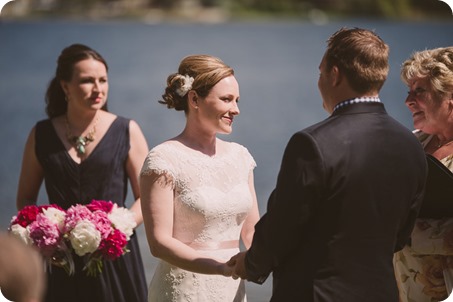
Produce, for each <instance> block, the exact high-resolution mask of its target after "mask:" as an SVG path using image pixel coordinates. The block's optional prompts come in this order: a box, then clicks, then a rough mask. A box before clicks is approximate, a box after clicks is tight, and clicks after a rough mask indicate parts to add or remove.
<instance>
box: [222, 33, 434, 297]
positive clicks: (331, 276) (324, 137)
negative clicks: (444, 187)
mask: <svg viewBox="0 0 453 302" xmlns="http://www.w3.org/2000/svg"><path fill="white" fill-rule="evenodd" d="M388 52H389V48H388V46H387V45H386V44H385V43H384V42H383V41H382V40H381V38H379V37H378V36H377V35H376V34H374V33H373V32H371V31H368V30H365V29H359V28H354V29H344V28H343V29H340V30H339V31H337V32H336V33H334V34H333V35H332V36H331V37H330V38H329V40H328V41H327V50H326V52H325V54H324V56H323V58H322V61H321V64H320V66H319V71H320V74H319V81H318V86H319V90H320V93H321V96H322V99H323V106H324V108H325V110H326V111H327V112H328V113H329V114H331V115H330V117H329V118H327V119H326V120H324V121H322V122H320V123H317V124H315V125H313V126H311V127H308V128H307V129H304V130H302V131H300V132H298V133H296V134H294V135H293V136H292V138H291V139H290V141H289V143H288V145H287V147H286V150H285V153H284V156H283V160H282V164H281V169H280V172H279V175H278V180H277V186H276V188H275V190H274V191H273V192H272V194H271V196H270V198H269V202H268V209H267V213H266V214H265V215H264V216H263V217H262V218H261V220H260V221H259V222H258V223H257V225H256V227H255V235H254V238H253V244H252V246H251V247H250V249H249V250H248V251H247V252H243V253H240V254H238V255H236V256H234V257H233V258H232V259H231V260H230V261H229V265H231V266H233V265H235V268H234V273H233V277H235V278H237V277H241V278H243V279H247V280H249V281H253V282H256V283H260V284H261V283H263V282H264V281H265V280H266V278H267V277H268V275H269V274H270V273H271V272H273V281H274V283H273V293H272V298H271V301H304V302H311V301H313V302H321V301H323V302H324V301H325V302H330V301H338V302H363V301H367V302H372V301H375V302H396V301H398V291H397V286H396V282H395V277H394V271H393V264H392V259H393V253H394V252H395V251H398V250H400V249H401V248H402V247H403V246H404V245H405V244H406V243H407V242H408V239H409V235H410V233H411V230H412V227H413V225H414V221H415V218H416V216H417V213H418V210H419V208H420V206H421V200H422V197H423V192H424V183H425V178H426V173H427V171H426V160H425V155H424V152H423V150H422V147H421V145H420V144H419V142H418V141H417V139H416V138H415V136H414V135H412V133H411V132H410V131H409V130H408V129H406V128H405V127H403V126H402V125H401V124H399V123H398V122H397V121H395V120H394V119H393V118H391V117H390V116H389V115H387V113H386V111H385V108H384V105H383V103H381V101H380V99H379V91H380V89H381V87H382V85H383V84H384V82H385V80H386V78H387V74H388V69H389V66H388Z"/></svg>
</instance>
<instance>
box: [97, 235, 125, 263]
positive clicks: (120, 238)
mask: <svg viewBox="0 0 453 302" xmlns="http://www.w3.org/2000/svg"><path fill="white" fill-rule="evenodd" d="M126 245H127V240H126V235H124V234H123V233H122V232H121V231H119V230H116V229H115V230H114V231H113V232H112V233H111V234H110V235H109V237H108V238H107V239H104V240H102V241H101V244H100V245H99V249H98V250H99V251H100V252H101V254H102V256H103V257H104V258H106V259H109V260H115V259H116V258H118V257H120V256H121V255H123V254H124V252H125V247H126Z"/></svg>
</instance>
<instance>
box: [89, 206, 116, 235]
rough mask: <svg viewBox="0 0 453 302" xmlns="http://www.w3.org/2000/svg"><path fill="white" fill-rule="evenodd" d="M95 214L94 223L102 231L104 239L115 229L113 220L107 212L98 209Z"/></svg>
mask: <svg viewBox="0 0 453 302" xmlns="http://www.w3.org/2000/svg"><path fill="white" fill-rule="evenodd" d="M94 214H95V215H94V217H93V223H94V225H95V226H96V229H97V230H98V231H99V232H100V233H101V237H102V239H105V238H107V237H108V236H109V235H110V233H111V232H112V231H113V228H112V222H111V221H110V219H109V217H108V216H107V213H105V212H102V211H96V212H94Z"/></svg>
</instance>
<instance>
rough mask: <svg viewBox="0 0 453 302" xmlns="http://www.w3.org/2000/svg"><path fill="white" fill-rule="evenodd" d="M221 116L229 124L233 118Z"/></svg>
mask: <svg viewBox="0 0 453 302" xmlns="http://www.w3.org/2000/svg"><path fill="white" fill-rule="evenodd" d="M222 118H223V119H226V120H227V121H228V123H229V124H230V125H231V124H232V123H233V118H232V117H228V116H223V117H222Z"/></svg>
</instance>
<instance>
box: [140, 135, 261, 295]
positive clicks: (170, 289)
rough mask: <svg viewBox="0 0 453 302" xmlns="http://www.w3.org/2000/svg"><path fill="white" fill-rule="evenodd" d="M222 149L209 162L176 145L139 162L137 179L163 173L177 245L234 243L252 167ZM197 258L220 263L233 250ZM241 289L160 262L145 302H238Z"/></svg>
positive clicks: (230, 147)
mask: <svg viewBox="0 0 453 302" xmlns="http://www.w3.org/2000/svg"><path fill="white" fill-rule="evenodd" d="M226 144H227V145H226V146H227V147H226V149H225V151H226V152H222V154H221V155H216V156H213V157H210V156H207V155H205V154H203V153H201V152H198V151H196V150H193V149H190V148H188V147H186V146H185V145H183V144H181V143H180V142H177V141H167V142H164V143H162V144H160V145H158V146H156V147H155V148H153V149H152V150H151V151H150V152H149V154H148V156H147V158H146V160H145V163H144V165H143V168H142V172H141V173H142V174H151V173H157V174H163V173H165V174H167V175H168V176H169V177H170V179H171V181H172V184H173V188H174V201H173V202H174V205H173V206H174V221H173V236H174V237H175V238H176V239H178V240H180V241H181V242H184V243H186V244H196V245H200V246H203V245H205V246H206V245H209V246H215V244H216V243H224V242H230V241H233V240H239V238H240V232H241V228H242V225H243V223H244V220H245V218H246V216H247V214H248V213H249V211H250V210H251V208H252V201H253V199H252V195H251V193H250V188H249V183H248V179H249V175H250V173H251V171H252V170H253V169H254V167H255V166H256V164H255V161H254V160H253V158H252V156H251V155H250V153H249V152H248V151H247V149H246V148H245V147H243V146H241V145H239V144H236V143H226ZM203 252H204V253H205V254H206V255H207V256H209V255H211V256H213V257H214V256H215V257H216V258H217V259H224V260H225V261H226V260H228V259H229V258H230V257H231V256H233V255H235V254H236V253H237V252H238V249H237V248H233V249H232V248H229V249H208V250H206V251H203ZM171 280H173V281H171ZM176 280H177V282H176ZM227 284H230V285H229V286H228V285H227ZM239 285H241V286H239ZM189 287H190V290H189ZM194 287H195V288H194ZM243 287H244V286H243V284H242V283H240V281H239V280H233V279H232V278H225V277H222V276H208V275H200V274H194V273H191V272H186V271H184V270H181V269H179V268H176V267H173V266H171V265H169V264H168V263H165V262H163V263H161V264H160V266H159V268H158V269H157V270H156V274H155V276H154V278H153V281H152V283H151V286H150V289H149V290H150V293H149V294H150V299H149V301H211V300H209V299H208V298H207V297H211V298H212V297H213V296H215V297H216V300H215V301H225V302H227V301H228V302H231V301H243V299H245V297H244V295H242V298H240V299H238V298H235V299H233V297H235V296H236V291H238V288H242V289H241V290H242V291H243ZM229 292H231V293H229ZM194 295H195V296H194ZM231 295H232V296H231ZM162 296H165V297H166V298H162ZM200 297H205V298H200ZM222 297H226V298H222ZM212 301H214V300H212Z"/></svg>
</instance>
